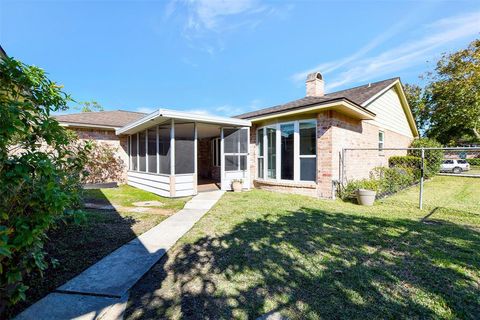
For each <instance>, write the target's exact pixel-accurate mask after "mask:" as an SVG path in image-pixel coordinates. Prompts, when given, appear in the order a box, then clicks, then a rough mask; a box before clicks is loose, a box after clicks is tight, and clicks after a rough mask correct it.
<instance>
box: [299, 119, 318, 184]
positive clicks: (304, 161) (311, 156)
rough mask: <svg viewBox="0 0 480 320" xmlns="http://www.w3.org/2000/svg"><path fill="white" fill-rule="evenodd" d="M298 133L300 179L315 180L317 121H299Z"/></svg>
mask: <svg viewBox="0 0 480 320" xmlns="http://www.w3.org/2000/svg"><path fill="white" fill-rule="evenodd" d="M299 135H300V155H299V158H300V180H301V181H316V180H317V179H316V178H317V123H316V122H315V121H301V122H300V123H299Z"/></svg>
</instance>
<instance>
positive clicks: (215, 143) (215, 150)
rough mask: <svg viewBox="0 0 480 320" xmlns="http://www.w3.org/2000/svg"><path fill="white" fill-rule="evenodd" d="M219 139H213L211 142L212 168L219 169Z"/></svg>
mask: <svg viewBox="0 0 480 320" xmlns="http://www.w3.org/2000/svg"><path fill="white" fill-rule="evenodd" d="M220 142H221V140H220V138H215V139H213V140H212V165H213V166H214V167H220V158H221V154H220Z"/></svg>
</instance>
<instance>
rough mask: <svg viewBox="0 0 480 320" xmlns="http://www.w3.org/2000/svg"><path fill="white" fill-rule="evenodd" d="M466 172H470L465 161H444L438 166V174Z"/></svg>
mask: <svg viewBox="0 0 480 320" xmlns="http://www.w3.org/2000/svg"><path fill="white" fill-rule="evenodd" d="M468 170H470V165H469V164H468V162H467V160H463V159H458V160H457V159H446V160H443V162H442V165H441V166H440V172H453V173H462V172H463V171H468Z"/></svg>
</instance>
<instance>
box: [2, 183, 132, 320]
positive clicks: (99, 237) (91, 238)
mask: <svg viewBox="0 0 480 320" xmlns="http://www.w3.org/2000/svg"><path fill="white" fill-rule="evenodd" d="M84 200H85V201H84V202H91V203H96V204H102V205H111V203H110V201H109V200H108V199H107V197H105V195H104V194H103V192H102V191H101V190H100V189H89V190H88V191H87V192H85V197H84ZM84 211H85V213H86V221H85V222H82V223H78V224H77V223H74V222H68V223H65V222H62V221H59V222H58V224H57V225H56V227H54V228H52V229H51V230H49V231H48V233H47V236H48V239H47V240H46V241H45V243H44V249H45V252H46V257H47V261H50V260H51V259H55V260H57V263H56V265H52V264H51V263H50V265H49V267H48V268H47V269H46V270H45V271H44V272H43V276H42V275H41V274H39V273H33V274H30V275H29V276H28V278H27V280H26V283H27V285H28V286H29V289H28V290H27V292H26V297H27V299H26V300H25V301H21V302H19V303H17V304H16V305H15V306H13V307H10V308H9V309H7V310H6V314H5V315H6V316H7V318H8V317H11V316H13V315H16V314H18V313H20V312H21V311H23V310H24V309H26V308H27V307H28V306H30V305H32V304H33V303H35V302H36V301H38V300H39V299H41V298H42V297H44V296H46V295H47V294H48V293H50V292H53V291H54V290H55V289H56V288H57V287H59V286H60V285H62V284H64V283H65V282H67V281H68V280H70V279H72V278H74V277H75V276H76V275H78V274H80V273H81V272H82V271H83V270H85V269H87V268H88V267H90V266H91V265H93V264H94V263H95V262H97V261H99V260H100V259H102V258H103V257H105V256H106V255H108V254H109V253H111V252H112V251H114V250H115V249H117V248H119V247H120V246H122V245H123V244H125V243H126V242H128V241H130V240H131V239H133V238H135V237H136V235H135V233H134V232H133V230H132V226H133V225H134V224H135V223H136V222H137V220H136V219H133V218H126V217H122V215H120V213H119V212H117V211H116V210H108V211H107V210H87V209H85V210H84Z"/></svg>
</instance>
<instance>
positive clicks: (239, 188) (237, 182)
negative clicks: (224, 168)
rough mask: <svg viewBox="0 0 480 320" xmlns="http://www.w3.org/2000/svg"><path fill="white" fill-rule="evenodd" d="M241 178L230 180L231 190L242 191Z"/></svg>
mask: <svg viewBox="0 0 480 320" xmlns="http://www.w3.org/2000/svg"><path fill="white" fill-rule="evenodd" d="M242 188H243V180H242V179H233V180H232V189H233V192H242Z"/></svg>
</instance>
